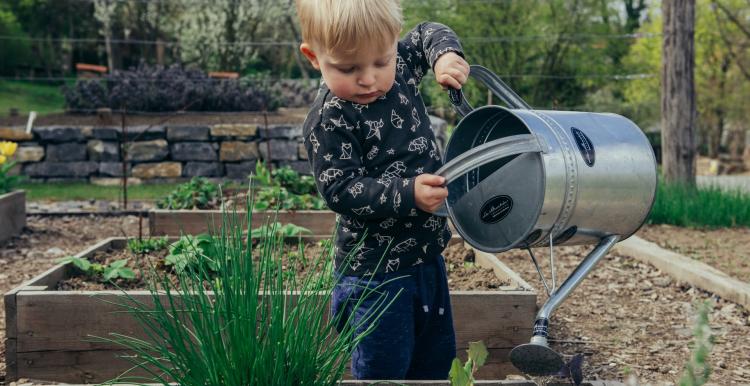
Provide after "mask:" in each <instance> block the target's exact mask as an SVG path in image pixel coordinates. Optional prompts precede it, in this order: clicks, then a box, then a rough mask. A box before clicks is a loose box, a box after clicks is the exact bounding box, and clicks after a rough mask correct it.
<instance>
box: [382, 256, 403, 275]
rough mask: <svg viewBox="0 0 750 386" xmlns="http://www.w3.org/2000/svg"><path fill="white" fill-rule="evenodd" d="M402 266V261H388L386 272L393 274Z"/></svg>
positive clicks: (396, 259) (398, 259)
mask: <svg viewBox="0 0 750 386" xmlns="http://www.w3.org/2000/svg"><path fill="white" fill-rule="evenodd" d="M400 265H401V259H400V258H395V259H392V260H391V259H388V264H387V265H386V266H385V272H386V273H387V272H393V271H396V270H397V269H398V267H399V266H400Z"/></svg>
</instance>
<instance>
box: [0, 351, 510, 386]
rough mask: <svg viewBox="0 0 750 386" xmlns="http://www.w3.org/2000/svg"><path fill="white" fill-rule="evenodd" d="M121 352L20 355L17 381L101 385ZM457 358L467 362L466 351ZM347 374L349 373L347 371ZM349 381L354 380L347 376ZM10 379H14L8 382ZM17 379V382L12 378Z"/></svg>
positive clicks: (502, 364)
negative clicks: (31, 380) (27, 379)
mask: <svg viewBox="0 0 750 386" xmlns="http://www.w3.org/2000/svg"><path fill="white" fill-rule="evenodd" d="M488 351H489V356H488V357H487V362H486V363H485V365H484V366H483V367H482V368H480V369H479V371H478V372H477V373H476V377H477V379H485V380H491V379H504V378H505V377H506V376H508V375H510V374H518V370H516V369H515V367H513V365H512V364H511V363H510V362H509V361H508V359H507V358H508V355H509V354H510V350H509V349H489V350H488ZM127 354H128V352H127V351H121V350H91V351H42V352H31V353H21V354H19V356H18V360H19V365H18V377H20V378H31V379H34V380H39V381H47V382H65V383H89V384H90V383H101V382H105V381H107V380H110V379H112V378H114V377H117V376H119V375H121V374H122V372H123V371H124V370H125V369H128V368H129V367H131V364H130V362H128V361H127V360H126V359H123V358H121V356H122V355H127ZM457 355H458V356H459V357H460V358H461V360H463V361H465V360H466V351H465V350H459V352H457ZM347 373H348V371H347ZM131 375H134V376H147V375H148V374H147V373H146V372H145V371H143V370H139V371H134V372H133V373H131ZM347 378H351V376H350V375H348V374H347ZM9 379H11V378H9ZM12 379H17V378H12Z"/></svg>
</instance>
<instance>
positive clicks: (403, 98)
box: [398, 93, 409, 105]
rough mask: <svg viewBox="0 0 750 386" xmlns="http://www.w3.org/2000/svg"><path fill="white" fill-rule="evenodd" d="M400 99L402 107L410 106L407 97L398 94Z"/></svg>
mask: <svg viewBox="0 0 750 386" xmlns="http://www.w3.org/2000/svg"><path fill="white" fill-rule="evenodd" d="M398 97H399V99H400V100H401V104H402V105H408V104H409V98H407V97H406V95H404V94H402V93H398Z"/></svg>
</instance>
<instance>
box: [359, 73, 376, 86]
mask: <svg viewBox="0 0 750 386" xmlns="http://www.w3.org/2000/svg"><path fill="white" fill-rule="evenodd" d="M373 84H375V75H373V74H372V73H365V74H362V76H360V77H359V85H360V86H364V87H369V86H372V85H373Z"/></svg>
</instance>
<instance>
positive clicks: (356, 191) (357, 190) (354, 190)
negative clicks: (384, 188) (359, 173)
mask: <svg viewBox="0 0 750 386" xmlns="http://www.w3.org/2000/svg"><path fill="white" fill-rule="evenodd" d="M364 188H365V184H363V183H361V182H357V183H356V184H354V185H352V187H351V188H349V193H351V194H352V197H353V198H357V196H358V195H360V194H362V191H364Z"/></svg>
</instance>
